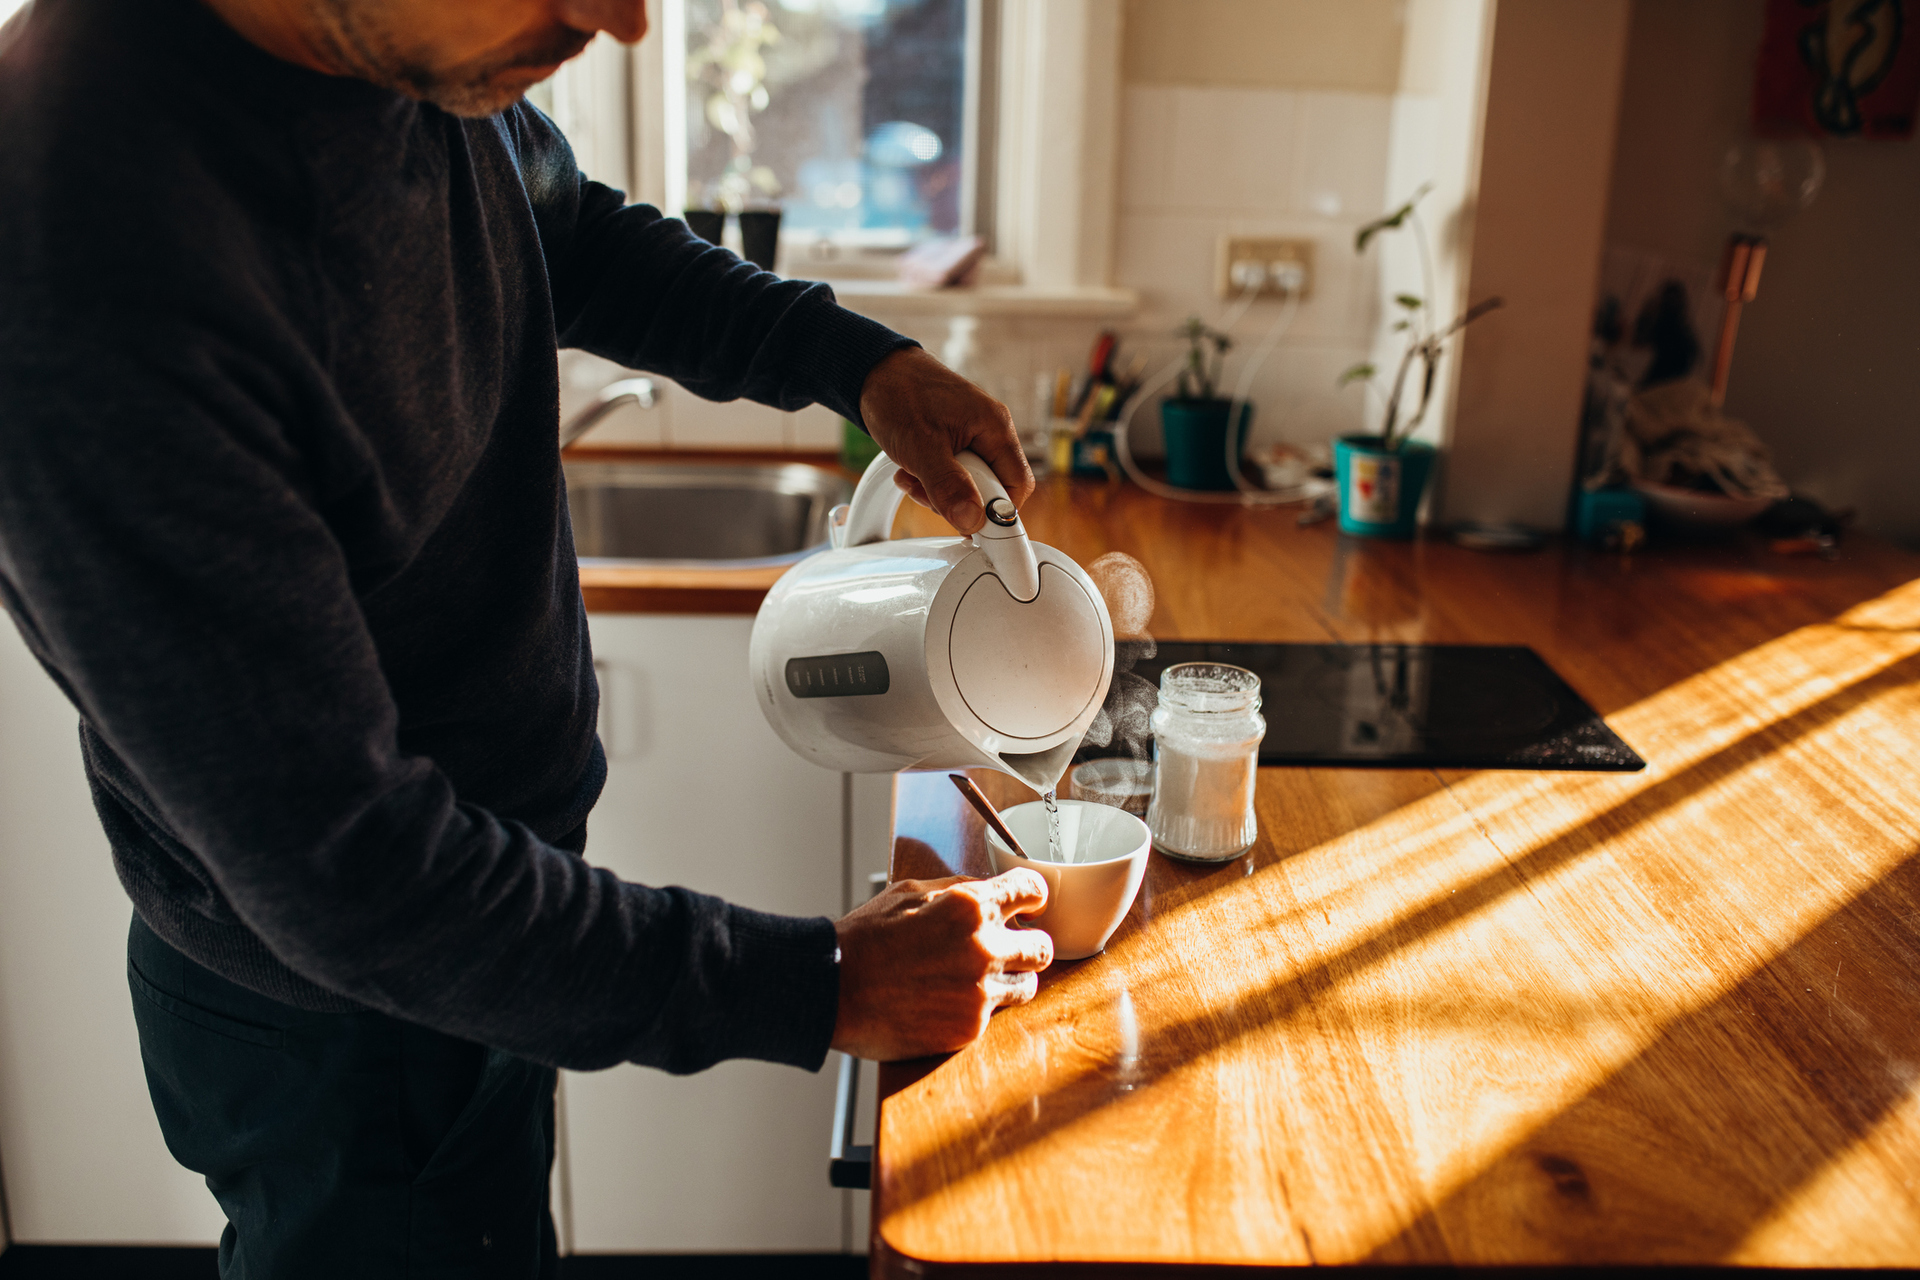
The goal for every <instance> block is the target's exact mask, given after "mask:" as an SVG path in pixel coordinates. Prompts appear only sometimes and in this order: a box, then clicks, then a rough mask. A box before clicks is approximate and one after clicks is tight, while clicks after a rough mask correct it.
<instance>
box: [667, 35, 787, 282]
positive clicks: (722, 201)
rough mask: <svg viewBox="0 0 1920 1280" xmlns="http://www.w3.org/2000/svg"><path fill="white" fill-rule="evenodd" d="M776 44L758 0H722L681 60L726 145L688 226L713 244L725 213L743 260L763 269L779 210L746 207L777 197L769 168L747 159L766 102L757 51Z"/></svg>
mask: <svg viewBox="0 0 1920 1280" xmlns="http://www.w3.org/2000/svg"><path fill="white" fill-rule="evenodd" d="M779 39H780V29H779V28H778V27H776V26H774V25H773V23H772V22H771V21H769V19H768V14H767V6H766V5H764V4H762V3H760V0H750V3H747V4H744V5H743V4H740V3H739V0H721V5H720V20H719V21H718V22H716V23H715V24H714V25H713V26H712V27H710V28H709V29H708V30H707V32H706V43H705V44H704V45H702V46H701V47H700V48H698V49H695V50H693V51H692V52H691V53H689V54H688V55H687V79H688V80H689V81H691V82H692V83H694V84H698V85H703V86H705V87H706V89H707V98H706V116H707V122H708V123H709V124H711V125H712V126H713V127H714V128H716V129H718V130H719V131H720V132H721V133H724V134H726V135H727V138H728V140H729V141H730V142H731V143H732V144H733V154H732V156H731V157H729V159H728V161H727V167H726V168H725V169H724V170H723V171H722V172H721V174H720V176H719V178H717V179H715V180H714V181H713V182H711V183H709V184H708V190H709V193H710V194H709V199H710V205H709V207H708V208H707V209H705V210H688V212H687V225H689V226H691V227H692V228H693V229H694V232H695V234H697V235H699V236H701V237H702V238H703V239H706V240H710V241H711V242H713V243H714V244H718V243H720V237H719V231H720V227H721V226H722V225H723V222H724V219H725V217H726V215H727V214H729V213H731V214H734V215H736V216H737V217H738V218H739V219H740V244H741V249H742V252H743V256H744V257H745V258H746V259H747V261H749V262H751V263H753V264H754V265H755V266H758V267H761V268H763V269H764V270H768V271H771V270H773V262H774V255H775V251H776V250H777V249H778V247H779V243H780V210H779V208H778V207H777V206H776V207H772V208H764V207H763V208H749V207H748V204H749V201H751V200H754V199H755V198H756V195H757V197H758V198H761V199H771V198H772V197H773V196H776V195H778V194H779V192H780V180H779V179H778V178H776V177H775V176H774V173H773V170H772V169H769V168H768V167H767V166H765V165H763V164H755V163H754V162H753V148H754V145H755V143H756V141H757V139H756V137H755V135H754V128H753V113H754V112H756V111H765V110H766V109H767V103H768V102H769V100H770V97H769V94H768V92H767V60H766V56H765V54H763V53H762V52H761V51H762V50H763V49H765V48H766V46H768V45H770V44H773V43H775V42H776V41H778V40H779ZM709 230H710V231H711V232H712V233H713V234H711V235H710V234H708V232H709Z"/></svg>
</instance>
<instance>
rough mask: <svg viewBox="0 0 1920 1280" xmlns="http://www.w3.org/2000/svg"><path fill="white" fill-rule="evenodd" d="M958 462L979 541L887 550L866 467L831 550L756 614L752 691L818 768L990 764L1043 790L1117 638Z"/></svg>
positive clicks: (1103, 677) (1054, 560)
mask: <svg viewBox="0 0 1920 1280" xmlns="http://www.w3.org/2000/svg"><path fill="white" fill-rule="evenodd" d="M958 457H959V461H960V462H961V464H962V465H964V466H965V467H966V469H967V471H968V473H969V474H970V475H972V477H973V482H974V484H975V485H977V486H978V487H979V489H980V496H981V498H982V500H983V501H984V502H985V503H986V511H987V523H986V526H985V527H984V528H983V529H981V531H980V532H979V533H976V534H974V535H973V536H972V537H971V538H959V537H949V538H902V539H899V540H893V541H890V540H889V534H890V533H891V531H892V529H893V518H894V515H895V513H896V512H897V511H898V510H899V509H900V499H901V498H902V497H903V496H904V495H903V494H902V493H901V491H900V489H899V487H898V486H897V485H895V484H894V482H893V477H894V475H895V473H897V472H898V471H899V470H900V468H899V465H898V464H897V463H895V462H893V461H892V460H891V459H890V458H888V457H887V456H886V455H885V454H882V455H880V456H879V457H877V458H875V459H874V460H873V462H872V464H871V465H869V466H868V467H867V471H866V474H865V475H864V476H862V477H861V478H860V484H859V487H858V488H856V489H855V490H854V493H853V502H852V503H851V504H850V505H849V506H848V507H845V508H835V511H834V520H833V523H832V535H831V536H832V548H831V549H830V550H827V551H822V552H819V553H818V554H816V555H813V556H810V557H808V558H807V559H805V560H802V561H801V562H800V563H799V564H797V565H795V566H794V567H793V568H792V569H789V570H788V571H787V573H786V575H785V576H784V577H782V578H781V579H780V581H779V582H777V583H775V584H774V587H773V590H772V591H770V592H768V593H767V598H766V601H765V602H764V603H762V604H761V606H760V613H759V616H758V617H756V618H755V619H754V623H753V642H752V647H751V658H750V661H751V663H752V668H753V683H754V690H755V692H756V694H757V695H758V696H759V699H760V710H761V711H762V712H764V713H765V714H766V717H767V723H768V724H770V725H772V726H773V730H774V732H775V733H777V734H779V735H780V737H781V738H782V739H783V740H784V741H785V742H786V744H787V745H788V746H790V747H792V748H793V749H794V750H795V751H797V752H799V753H800V754H801V755H803V756H805V757H806V758H807V759H809V760H812V761H813V762H814V763H816V764H819V765H823V766H825V767H826V768H829V769H837V770H842V771H845V772H850V773H890V772H892V771H894V770H896V769H933V768H939V769H956V768H966V767H969V766H974V765H985V766H988V767H990V768H995V769H1002V770H1005V771H1006V772H1008V773H1011V774H1013V775H1014V776H1016V777H1018V778H1020V779H1022V780H1023V781H1025V782H1027V783H1028V784H1029V785H1031V786H1033V787H1035V788H1036V789H1038V790H1042V791H1044V790H1047V789H1049V788H1051V787H1052V786H1053V785H1054V784H1055V783H1057V782H1058V781H1059V779H1060V775H1061V774H1062V773H1064V772H1065V771H1066V767H1067V762H1068V761H1069V760H1070V759H1072V757H1073V753H1074V750H1075V749H1076V748H1077V747H1078V746H1079V745H1080V739H1081V738H1082V736H1083V735H1085V733H1086V731H1087V726H1088V725H1090V724H1091V723H1092V722H1093V719H1094V717H1095V716H1097V715H1098V714H1099V712H1100V704H1101V702H1102V701H1103V700H1104V699H1105V698H1106V696H1107V685H1108V683H1109V682H1111V681H1112V679H1113V622H1112V620H1111V619H1110V618H1108V616H1107V605H1106V601H1105V600H1103V599H1102V598H1101V596H1100V592H1099V590H1098V589H1097V588H1096V587H1095V586H1094V585H1093V580H1092V579H1091V578H1089V577H1087V575H1086V573H1085V572H1084V571H1083V570H1082V569H1081V568H1080V566H1079V565H1077V564H1075V563H1074V562H1073V561H1072V560H1070V559H1069V558H1067V557H1066V556H1064V555H1062V554H1061V553H1060V552H1058V551H1056V550H1054V549H1053V548H1052V547H1049V546H1044V545H1041V544H1039V543H1032V542H1029V541H1028V540H1027V532H1026V529H1025V528H1024V527H1023V526H1022V525H1021V523H1020V513H1019V512H1018V511H1016V510H1014V506H1013V503H1012V502H1011V501H1010V500H1009V499H1008V498H1007V491H1006V490H1005V489H1004V488H1002V487H1001V485H1000V481H999V480H998V479H996V478H995V476H994V474H993V471H992V469H991V468H990V467H988V466H987V464H986V463H985V462H983V461H981V459H980V458H979V457H978V456H977V455H975V454H973V453H971V452H964V453H961V454H959V455H958ZM843 514H844V519H842V518H841V517H842V516H843Z"/></svg>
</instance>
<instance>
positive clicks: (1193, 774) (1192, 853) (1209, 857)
mask: <svg viewBox="0 0 1920 1280" xmlns="http://www.w3.org/2000/svg"><path fill="white" fill-rule="evenodd" d="M1266 732H1267V722H1266V721H1265V720H1263V719H1261V718H1260V677H1259V676H1256V675H1255V674H1253V672H1251V671H1248V670H1246V669H1245V668H1244V667H1230V666H1227V665H1226V664H1224V663H1219V662H1182V663H1180V664H1178V665H1176V666H1171V667H1168V668H1167V669H1166V670H1165V671H1163V672H1161V673H1160V705H1159V706H1158V707H1157V708H1156V709H1155V710H1154V713H1153V736H1154V747H1155V756H1156V760H1155V765H1154V781H1153V803H1152V804H1151V805H1149V806H1148V808H1147V826H1148V827H1149V828H1151V829H1152V831H1153V843H1154V845H1155V847H1157V848H1158V849H1159V850H1160V851H1161V852H1162V853H1169V854H1172V855H1173V856H1174V857H1176V858H1189V859H1192V860H1194V861H1198V862H1225V861H1227V860H1229V859H1231V858H1237V857H1239V856H1240V855H1241V854H1243V853H1245V852H1246V851H1247V850H1248V849H1249V848H1251V847H1252V846H1253V839H1254V835H1255V833H1256V831H1257V830H1258V824H1257V821H1256V819H1255V817H1254V812H1253V779H1254V770H1255V769H1256V768H1257V767H1258V765H1259V762H1260V739H1261V738H1262V737H1263V736H1264V735H1265V734H1266Z"/></svg>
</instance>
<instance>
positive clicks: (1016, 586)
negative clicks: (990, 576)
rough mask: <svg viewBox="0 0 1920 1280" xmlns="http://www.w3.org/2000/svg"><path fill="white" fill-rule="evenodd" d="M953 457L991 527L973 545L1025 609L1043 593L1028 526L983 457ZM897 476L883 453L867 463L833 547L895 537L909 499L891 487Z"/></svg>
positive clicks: (967, 454)
mask: <svg viewBox="0 0 1920 1280" xmlns="http://www.w3.org/2000/svg"><path fill="white" fill-rule="evenodd" d="M953 456H954V460H955V461H957V462H959V464H960V465H961V466H963V467H965V468H966V469H967V474H968V475H970V476H972V477H973V483H974V487H975V488H977V489H979V490H980V499H981V501H982V502H984V503H985V504H986V508H987V522H986V524H985V525H983V526H981V529H980V532H978V533H976V534H974V535H973V545H974V546H976V547H978V548H980V550H982V551H984V552H986V553H987V563H988V564H990V565H992V566H993V571H994V573H996V574H997V575H999V578H1000V584H1001V585H1002V586H1004V587H1005V588H1006V589H1007V593H1008V594H1009V595H1011V596H1012V597H1013V598H1014V599H1015V600H1018V601H1020V602H1021V603H1023V604H1024V603H1025V602H1027V601H1029V600H1032V599H1033V598H1034V597H1035V596H1037V595H1039V594H1040V566H1039V565H1038V564H1037V563H1036V562H1035V561H1034V558H1033V546H1032V544H1030V543H1029V542H1028V541H1027V527H1026V526H1025V525H1024V524H1022V523H1021V522H1020V513H1019V512H1018V511H1016V510H1015V509H1014V506H1013V500H1012V499H1010V498H1008V497H1007V491H1006V489H1005V487H1004V486H1002V485H1001V483H1000V478H999V477H998V476H996V475H994V474H993V468H992V467H989V466H988V465H987V464H986V462H985V461H984V460H983V459H982V458H981V457H980V455H979V454H977V453H975V452H973V450H971V449H962V450H961V451H960V452H959V453H956V454H954V455H953ZM899 471H900V464H899V463H897V462H895V461H894V460H893V459H892V458H889V457H888V456H887V455H886V454H884V453H883V454H880V455H878V456H877V457H875V458H874V460H873V461H872V462H870V463H868V464H867V470H866V474H864V475H862V476H861V477H860V483H859V485H858V486H856V487H855V488H854V491H853V503H852V507H851V509H850V510H849V511H848V512H847V522H846V525H845V532H844V533H840V532H839V531H837V530H836V531H835V533H836V536H835V540H834V545H835V546H846V547H859V546H865V545H866V544H868V543H871V542H885V541H886V540H887V539H888V537H890V536H891V535H892V533H893V517H894V515H895V513H897V512H898V511H899V510H900V499H902V498H904V497H906V496H907V495H906V494H905V492H903V491H902V490H901V488H900V486H899V485H897V484H895V483H894V482H893V477H894V476H895V475H897V474H899Z"/></svg>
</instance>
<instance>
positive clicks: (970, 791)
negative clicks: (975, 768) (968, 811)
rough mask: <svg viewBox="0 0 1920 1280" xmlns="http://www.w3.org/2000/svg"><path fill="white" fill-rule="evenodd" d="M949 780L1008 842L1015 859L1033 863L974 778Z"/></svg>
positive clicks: (954, 775)
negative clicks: (1023, 859)
mask: <svg viewBox="0 0 1920 1280" xmlns="http://www.w3.org/2000/svg"><path fill="white" fill-rule="evenodd" d="M947 778H948V779H949V780H950V781H951V782H952V783H953V785H954V786H956V787H958V788H959V789H960V794H961V795H963V796H965V797H966V799H967V803H968V804H970V805H972V806H973V807H974V811H975V812H977V813H978V814H979V815H980V817H981V818H982V819H983V820H984V821H985V822H986V824H987V825H988V826H990V827H992V828H993V829H994V832H995V833H996V834H998V835H999V837H1000V838H1001V839H1002V840H1005V841H1006V842H1007V848H1009V849H1011V850H1012V851H1013V856H1014V857H1016V858H1025V859H1026V860H1027V861H1028V862H1032V861H1033V859H1032V858H1028V857H1027V851H1026V850H1025V849H1022V848H1021V847H1020V842H1019V841H1018V840H1016V839H1014V837H1013V831H1012V830H1011V829H1010V828H1009V827H1008V826H1007V823H1006V820H1005V819H1004V818H1002V817H1001V816H1000V811H999V810H998V809H996V808H994V807H993V801H991V800H989V799H987V794H986V792H984V791H982V790H981V789H980V788H979V786H978V785H976V784H975V782H974V780H973V779H972V778H969V777H968V776H967V775H966V774H964V773H950V774H948V775H947Z"/></svg>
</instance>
